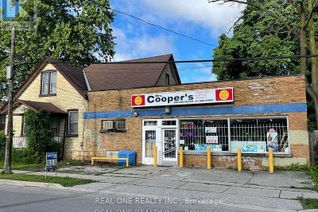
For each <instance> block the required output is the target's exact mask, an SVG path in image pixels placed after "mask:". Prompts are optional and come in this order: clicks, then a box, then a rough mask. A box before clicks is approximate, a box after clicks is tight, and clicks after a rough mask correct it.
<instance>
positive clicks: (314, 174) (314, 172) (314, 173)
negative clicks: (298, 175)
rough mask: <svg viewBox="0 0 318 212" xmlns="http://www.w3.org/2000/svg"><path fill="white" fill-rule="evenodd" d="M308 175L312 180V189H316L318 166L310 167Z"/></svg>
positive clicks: (317, 188) (317, 184)
mask: <svg viewBox="0 0 318 212" xmlns="http://www.w3.org/2000/svg"><path fill="white" fill-rule="evenodd" d="M307 173H308V175H309V176H310V178H311V179H312V181H313V184H314V190H316V191H317V190H318V166H313V167H310V168H309V169H308V171H307Z"/></svg>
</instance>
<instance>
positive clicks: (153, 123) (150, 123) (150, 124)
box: [144, 121, 157, 126]
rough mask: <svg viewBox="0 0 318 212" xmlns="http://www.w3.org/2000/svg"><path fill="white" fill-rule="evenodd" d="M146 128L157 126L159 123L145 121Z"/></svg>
mask: <svg viewBox="0 0 318 212" xmlns="http://www.w3.org/2000/svg"><path fill="white" fill-rule="evenodd" d="M144 126H157V121H145V122H144Z"/></svg>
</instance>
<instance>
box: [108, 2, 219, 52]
mask: <svg viewBox="0 0 318 212" xmlns="http://www.w3.org/2000/svg"><path fill="white" fill-rule="evenodd" d="M109 9H110V10H112V11H114V12H116V13H119V14H121V15H125V16H128V17H131V18H134V19H136V20H138V21H140V22H143V23H145V24H148V25H151V26H153V27H157V28H160V29H162V30H165V31H167V32H170V33H174V34H176V35H179V36H182V37H185V38H188V39H190V40H193V41H196V42H199V43H202V44H205V45H208V46H212V47H216V45H213V44H210V43H208V42H205V41H203V40H200V39H198V38H194V37H191V36H189V35H186V34H182V33H180V32H177V31H174V30H172V29H168V28H166V27H163V26H161V25H158V24H154V23H151V22H149V21H146V20H144V19H142V18H139V17H137V16H134V15H131V14H128V13H125V12H121V11H119V10H116V9H112V8H109Z"/></svg>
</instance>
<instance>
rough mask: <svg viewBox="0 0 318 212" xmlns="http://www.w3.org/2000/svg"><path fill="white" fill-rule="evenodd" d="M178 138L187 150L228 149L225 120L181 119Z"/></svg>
mask: <svg viewBox="0 0 318 212" xmlns="http://www.w3.org/2000/svg"><path fill="white" fill-rule="evenodd" d="M180 140H183V141H184V142H183V143H184V144H185V147H187V149H189V150H197V151H205V150H206V149H207V148H208V147H210V148H211V150H213V151H219V152H221V151H228V148H229V147H228V124H227V120H182V121H180Z"/></svg>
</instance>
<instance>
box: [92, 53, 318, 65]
mask: <svg viewBox="0 0 318 212" xmlns="http://www.w3.org/2000/svg"><path fill="white" fill-rule="evenodd" d="M312 57H318V54H316V55H311V54H308V55H294V56H269V57H240V58H217V59H211V60H175V61H121V62H102V63H94V64H158V63H166V64H167V63H172V64H174V63H211V62H235V61H241V62H244V61H260V60H286V59H295V58H312Z"/></svg>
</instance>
